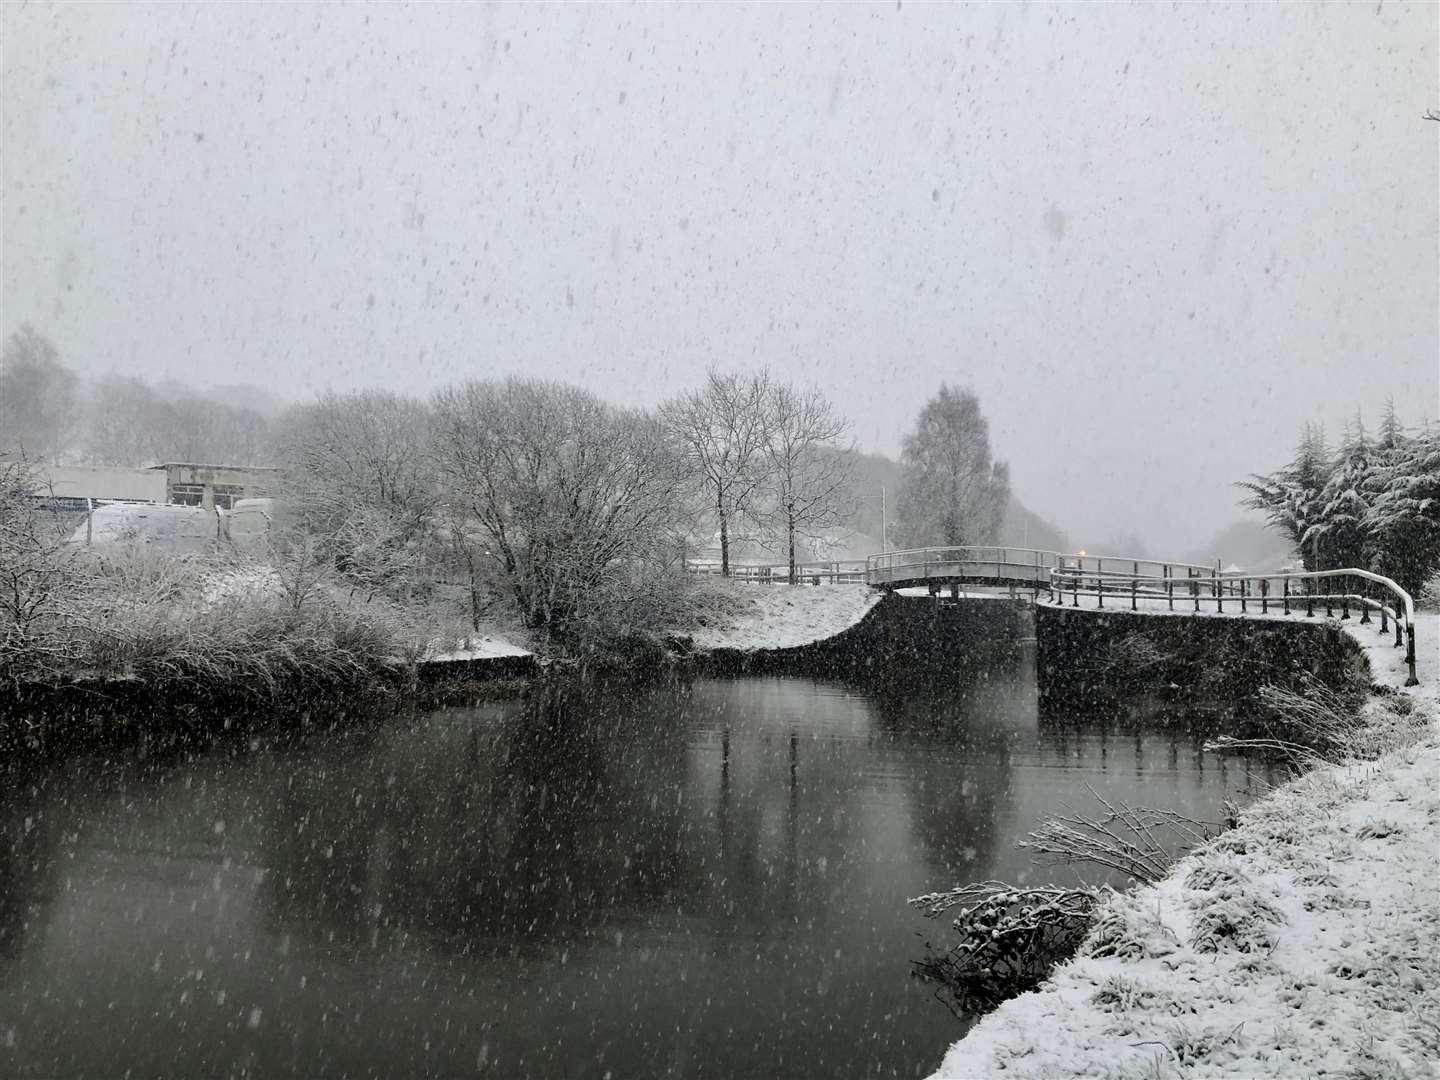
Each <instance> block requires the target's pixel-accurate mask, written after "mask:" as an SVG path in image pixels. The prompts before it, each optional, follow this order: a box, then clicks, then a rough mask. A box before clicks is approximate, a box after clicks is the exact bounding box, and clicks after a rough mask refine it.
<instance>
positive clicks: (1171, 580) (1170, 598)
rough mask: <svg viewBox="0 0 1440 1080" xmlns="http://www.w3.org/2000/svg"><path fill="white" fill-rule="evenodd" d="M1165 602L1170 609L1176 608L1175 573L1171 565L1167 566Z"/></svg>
mask: <svg viewBox="0 0 1440 1080" xmlns="http://www.w3.org/2000/svg"><path fill="white" fill-rule="evenodd" d="M1165 602H1166V604H1168V605H1169V607H1170V610H1171V611H1174V610H1175V575H1174V573H1173V572H1172V571H1171V569H1170V567H1168V566H1167V567H1165Z"/></svg>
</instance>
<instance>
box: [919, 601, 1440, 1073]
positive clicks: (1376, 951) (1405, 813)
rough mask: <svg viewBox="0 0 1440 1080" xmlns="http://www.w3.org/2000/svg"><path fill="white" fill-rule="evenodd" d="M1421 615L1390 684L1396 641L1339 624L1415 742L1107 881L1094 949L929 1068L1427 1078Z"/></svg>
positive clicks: (1431, 1024)
mask: <svg viewBox="0 0 1440 1080" xmlns="http://www.w3.org/2000/svg"><path fill="white" fill-rule="evenodd" d="M1422 618H1423V621H1422V623H1421V625H1420V626H1419V628H1418V629H1419V643H1420V648H1419V654H1418V659H1419V665H1420V670H1419V676H1420V685H1419V686H1417V687H1413V688H1411V689H1410V690H1408V691H1407V690H1404V689H1403V682H1404V676H1405V668H1404V664H1403V650H1398V649H1394V648H1393V647H1392V646H1391V645H1389V644H1388V643H1386V642H1384V641H1382V640H1381V639H1379V638H1378V637H1377V636H1376V635H1375V634H1374V633H1373V632H1372V630H1371V628H1369V627H1364V626H1360V627H1353V629H1352V632H1353V633H1354V634H1355V636H1356V638H1357V640H1359V641H1360V642H1361V644H1362V645H1363V646H1364V647H1365V649H1366V652H1367V655H1368V656H1369V657H1370V662H1371V667H1372V673H1373V676H1374V678H1375V681H1376V682H1378V683H1380V684H1381V685H1385V686H1388V687H1390V688H1392V689H1393V690H1394V691H1395V693H1393V694H1391V695H1388V696H1383V697H1376V698H1372V699H1371V701H1370V702H1369V705H1368V708H1369V709H1370V710H1371V711H1372V713H1373V714H1374V718H1375V719H1376V720H1377V721H1380V722H1387V721H1388V722H1389V723H1390V724H1392V725H1397V726H1401V727H1403V726H1406V724H1405V721H1406V719H1407V718H1410V717H1416V718H1419V719H1421V720H1422V721H1423V722H1422V723H1420V724H1418V725H1415V726H1416V727H1417V728H1418V733H1419V739H1418V741H1415V742H1413V743H1411V744H1410V745H1408V746H1401V747H1400V748H1398V749H1395V750H1393V751H1391V752H1390V753H1388V754H1387V755H1385V756H1383V757H1381V758H1380V759H1379V760H1377V761H1371V762H1365V763H1359V764H1350V765H1344V766H1334V767H1325V768H1319V769H1316V770H1315V771H1313V772H1310V773H1308V774H1307V775H1305V776H1304V777H1302V778H1300V779H1299V780H1297V781H1295V782H1293V783H1291V784H1289V785H1286V786H1285V787H1284V788H1282V789H1280V790H1278V791H1277V792H1275V793H1274V794H1273V795H1272V796H1271V797H1269V798H1267V799H1265V800H1263V801H1262V802H1260V803H1258V804H1256V805H1255V806H1253V807H1251V808H1250V809H1249V810H1248V811H1247V812H1246V813H1245V814H1244V815H1243V816H1242V821H1241V824H1240V826H1239V827H1238V828H1236V829H1233V830H1231V831H1230V832H1228V833H1226V834H1224V835H1223V836H1221V837H1220V838H1219V839H1218V840H1216V841H1214V842H1213V843H1211V844H1210V845H1208V846H1207V847H1206V848H1204V849H1202V850H1201V851H1199V852H1197V853H1195V854H1193V855H1191V856H1189V857H1188V858H1186V859H1183V860H1181V861H1180V862H1179V863H1178V864H1177V865H1176V867H1175V869H1174V872H1173V873H1172V874H1171V875H1170V876H1169V877H1168V878H1167V879H1166V880H1165V881H1163V882H1161V883H1160V884H1159V885H1156V886H1154V887H1148V888H1141V889H1137V890H1136V891H1135V892H1133V893H1131V894H1128V895H1126V896H1123V897H1120V898H1118V899H1117V900H1116V901H1115V903H1114V907H1113V919H1112V920H1111V921H1110V922H1109V925H1106V924H1105V923H1103V922H1102V924H1101V930H1100V931H1097V934H1096V935H1094V936H1092V939H1091V941H1092V942H1095V941H1096V940H1098V939H1099V938H1100V937H1103V938H1104V939H1105V941H1106V942H1107V945H1108V949H1107V950H1105V951H1109V952H1111V953H1112V955H1108V956H1105V957H1103V958H1099V957H1095V956H1082V957H1080V958H1077V959H1075V960H1072V961H1071V962H1069V963H1067V964H1065V965H1062V966H1061V967H1060V968H1058V969H1057V970H1056V972H1055V973H1054V975H1053V976H1052V978H1051V979H1050V981H1049V982H1048V983H1047V984H1046V985H1045V987H1043V988H1042V989H1040V990H1038V991H1035V992H1033V993H1029V994H1025V995H1022V996H1021V997H1018V998H1016V999H1014V1000H1012V1001H1009V1002H1007V1003H1006V1004H1004V1005H1002V1006H1000V1007H999V1008H998V1009H997V1010H996V1011H995V1012H993V1013H991V1014H990V1015H988V1016H987V1017H985V1018H984V1019H983V1020H981V1021H980V1023H979V1024H977V1025H976V1026H975V1027H974V1028H973V1029H972V1030H971V1031H970V1033H969V1034H968V1035H967V1036H966V1037H965V1038H964V1039H962V1040H960V1041H959V1042H958V1043H956V1044H955V1045H954V1046H953V1047H952V1048H951V1049H950V1052H949V1053H948V1054H947V1055H946V1057H945V1059H944V1062H943V1064H942V1065H941V1068H940V1070H939V1072H938V1073H937V1074H936V1075H938V1076H942V1077H966V1078H978V1077H996V1076H1002V1077H1047V1078H1053V1077H1069V1076H1136V1077H1139V1076H1149V1077H1174V1076H1237V1077H1238V1076H1244V1077H1259V1076H1302V1075H1306V1076H1308V1075H1320V1074H1324V1075H1354V1076H1358V1075H1365V1076H1423V1075H1437V1071H1436V1062H1440V950H1437V949H1436V948H1435V943H1436V942H1437V941H1440V854H1437V851H1440V846H1437V842H1436V838H1437V836H1440V705H1437V694H1440V671H1437V667H1440V665H1437V645H1436V643H1437V641H1440V617H1437V616H1435V615H1427V616H1423V617H1422ZM1387 713H1388V715H1387ZM1083 951H1085V950H1082V952H1083Z"/></svg>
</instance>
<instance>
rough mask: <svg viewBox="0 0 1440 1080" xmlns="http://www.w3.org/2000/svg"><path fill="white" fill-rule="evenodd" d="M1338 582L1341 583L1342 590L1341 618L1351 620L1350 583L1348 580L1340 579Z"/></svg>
mask: <svg viewBox="0 0 1440 1080" xmlns="http://www.w3.org/2000/svg"><path fill="white" fill-rule="evenodd" d="M1337 580H1338V581H1339V582H1340V588H1341V590H1342V592H1341V593H1340V618H1342V619H1348V618H1350V592H1349V585H1350V581H1349V579H1348V578H1338V579H1337Z"/></svg>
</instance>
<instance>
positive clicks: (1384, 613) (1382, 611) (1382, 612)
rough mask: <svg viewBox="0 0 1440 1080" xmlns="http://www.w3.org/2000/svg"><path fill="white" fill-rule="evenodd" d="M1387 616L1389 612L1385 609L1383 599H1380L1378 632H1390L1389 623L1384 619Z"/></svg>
mask: <svg viewBox="0 0 1440 1080" xmlns="http://www.w3.org/2000/svg"><path fill="white" fill-rule="evenodd" d="M1388 618H1389V613H1388V612H1387V611H1386V610H1385V601H1384V600H1381V601H1380V633H1382V634H1388V633H1389V632H1390V624H1389V623H1388V622H1387V621H1386V620H1387V619H1388Z"/></svg>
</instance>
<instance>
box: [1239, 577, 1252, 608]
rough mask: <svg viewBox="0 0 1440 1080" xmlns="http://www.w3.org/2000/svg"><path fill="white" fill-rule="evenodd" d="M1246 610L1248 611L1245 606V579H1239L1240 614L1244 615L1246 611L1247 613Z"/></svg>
mask: <svg viewBox="0 0 1440 1080" xmlns="http://www.w3.org/2000/svg"><path fill="white" fill-rule="evenodd" d="M1248 610H1250V609H1249V608H1247V607H1246V606H1245V579H1244V578H1241V579H1240V611H1241V614H1244V613H1245V612H1246V611H1248Z"/></svg>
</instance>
